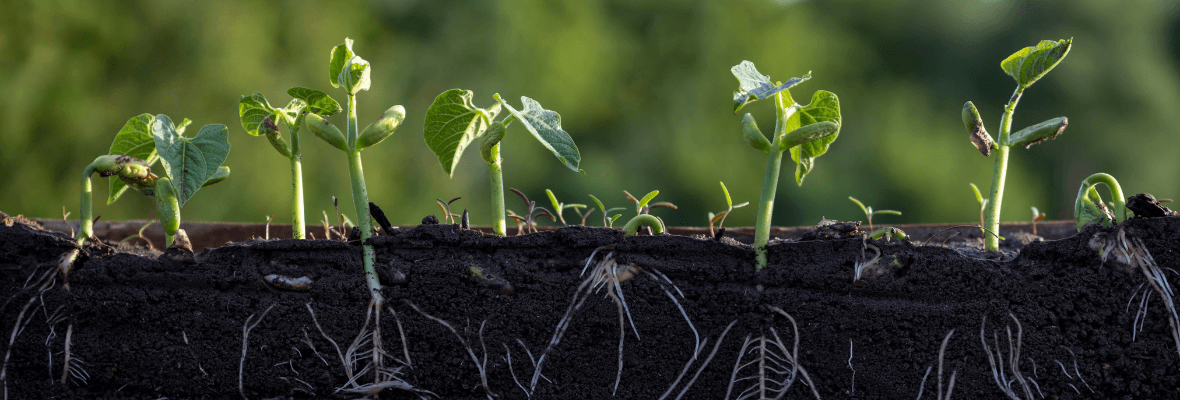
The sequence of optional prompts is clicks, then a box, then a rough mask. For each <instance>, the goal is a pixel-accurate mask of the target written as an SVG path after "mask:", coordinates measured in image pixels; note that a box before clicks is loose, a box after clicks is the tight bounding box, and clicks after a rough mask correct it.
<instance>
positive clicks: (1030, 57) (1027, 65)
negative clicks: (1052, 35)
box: [1000, 38, 1073, 87]
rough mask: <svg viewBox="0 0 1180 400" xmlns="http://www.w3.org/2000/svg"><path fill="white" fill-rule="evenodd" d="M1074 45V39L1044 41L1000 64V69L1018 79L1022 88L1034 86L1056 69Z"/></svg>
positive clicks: (1021, 50) (1017, 81)
mask: <svg viewBox="0 0 1180 400" xmlns="http://www.w3.org/2000/svg"><path fill="white" fill-rule="evenodd" d="M1072 45H1073V38H1069V39H1062V40H1057V41H1053V40H1042V41H1041V42H1040V43H1037V45H1036V46H1029V47H1025V48H1023V49H1020V51H1018V52H1016V53H1015V54H1012V55H1010V56H1008V58H1006V59H1004V61H1002V62H1000V68H1003V69H1004V72H1006V73H1008V75H1010V76H1012V78H1013V79H1016V83H1018V84H1020V86H1021V87H1029V86H1032V84H1033V83H1034V82H1036V81H1037V80H1038V79H1041V77H1043V76H1045V74H1047V73H1049V71H1050V70H1052V69H1053V67H1056V66H1057V64H1058V63H1060V62H1061V60H1062V59H1064V58H1065V55H1066V54H1069V48H1070V46H1072Z"/></svg>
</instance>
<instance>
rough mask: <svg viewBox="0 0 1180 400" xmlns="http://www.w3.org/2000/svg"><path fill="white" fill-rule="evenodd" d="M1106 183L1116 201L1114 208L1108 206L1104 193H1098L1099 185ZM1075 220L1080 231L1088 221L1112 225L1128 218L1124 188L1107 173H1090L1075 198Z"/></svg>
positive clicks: (1114, 201) (1112, 198)
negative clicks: (1104, 199)
mask: <svg viewBox="0 0 1180 400" xmlns="http://www.w3.org/2000/svg"><path fill="white" fill-rule="evenodd" d="M1099 184H1102V185H1106V188H1107V189H1109V190H1110V197H1111V200H1113V203H1114V210H1111V209H1110V208H1108V207H1107V206H1106V202H1105V201H1103V200H1102V195H1100V194H1099V193H1098V185H1099ZM1073 212H1074V214H1073V215H1074V217H1073V218H1074V222H1075V224H1076V226H1077V229H1078V231H1079V232H1081V230H1082V228H1084V227H1085V226H1086V224H1088V223H1091V222H1093V223H1097V224H1099V225H1102V226H1111V225H1113V224H1116V223H1120V222H1123V221H1125V220H1126V219H1127V203H1126V198H1125V197H1123V188H1122V186H1119V182H1118V181H1117V180H1115V179H1114V177H1113V176H1111V175H1109V174H1105V173H1097V174H1094V175H1090V176H1089V177H1087V178H1086V179H1085V180H1083V181H1082V185H1081V187H1080V188H1078V197H1077V199H1076V200H1074V209H1073Z"/></svg>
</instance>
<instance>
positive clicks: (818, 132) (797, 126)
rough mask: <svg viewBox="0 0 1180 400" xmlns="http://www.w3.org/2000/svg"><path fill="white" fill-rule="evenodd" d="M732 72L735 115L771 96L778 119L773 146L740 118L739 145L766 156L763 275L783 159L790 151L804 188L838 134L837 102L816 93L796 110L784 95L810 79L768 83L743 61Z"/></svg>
mask: <svg viewBox="0 0 1180 400" xmlns="http://www.w3.org/2000/svg"><path fill="white" fill-rule="evenodd" d="M730 71H731V72H733V75H734V76H735V77H737V79H738V82H739V86H738V90H736V91H735V92H734V96H733V97H734V113H735V114H736V113H737V111H738V110H740V109H741V108H742V107H744V106H745V105H747V104H749V103H752V102H754V101H757V100H764V99H768V98H771V97H772V96H773V97H774V100H775V101H774V102H775V110H776V111H777V112H776V115H777V116H778V118H777V120H776V123H775V128H774V136H773V140H769V139H767V138H766V136H765V135H763V134H762V131H761V130H759V129H758V125H757V124H756V123H755V122H754V116H753V115H750V114H746V115H745V116H744V117H742V135H743V140H745V142H746V144H748V145H750V147H753V148H754V149H755V150H759V151H761V152H763V153H766V154H767V157H766V175H765V177H764V178H763V180H762V197H761V198H760V199H759V200H758V220H757V224H756V225H755V229H754V254H755V256H756V257H757V265H756V268H757V269H762V268H765V267H766V265H767V259H766V245H767V243H769V242H770V222H771V213H772V211H773V209H774V196H775V192H776V191H777V190H778V174H779V170H780V169H781V168H780V167H781V165H782V156H783V153H784V152H787V151H790V153H791V160H793V161H795V183H796V184H798V185H800V186H802V185H803V178H804V177H806V176H807V174H808V173H810V172H811V170H812V169H813V168H815V159H816V158H817V157H819V156H822V155H823V154H824V153H826V152H827V151H828V146H830V145H831V144H832V142H834V141H836V137H837V136H838V135H839V133H840V126H841V125H840V121H841V119H840V100H839V99H838V98H837V97H836V95H835V94H834V93H832V92H828V91H823V90H820V91H816V92H815V94H813V95H812V96H811V103H810V104H807V105H802V104H796V103H795V100H794V99H793V98H791V92H790V91H789V90H788V89H790V88H791V87H793V86H795V85H797V84H800V83H803V81H806V80H808V79H811V74H810V73H808V74H807V75H804V76H803V77H801V78H791V79H789V80H787V82H785V83H781V82H779V83H771V81H770V77H769V76H766V75H762V74H761V73H760V72H758V70H757V69H755V68H754V63H752V62H749V61H742V63H741V64H738V65H735V66H733V68H731V69H730Z"/></svg>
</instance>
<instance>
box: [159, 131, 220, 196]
mask: <svg viewBox="0 0 1180 400" xmlns="http://www.w3.org/2000/svg"><path fill="white" fill-rule="evenodd" d="M152 137H153V138H154V139H155V142H156V149H157V151H158V152H159V155H160V161H161V163H162V164H163V165H164V171H165V172H166V173H167V174H168V176H169V177H170V178H172V181H173V182H172V187H173V188H174V189H175V190H176V195H177V198H178V201H179V202H180V206H181V207H184V204H185V203H187V202H188V200H189V199H190V198H192V196H193V195H194V194H196V193H197V190H198V189H200V188H201V187H202V186H204V185H205V182H206V181H208V180H209V179H210V178H213V177H214V176H215V175H216V174H217V173H218V168H220V167H221V163H222V162H225V158H226V157H227V156H229V129H227V128H226V127H225V125H222V124H211V125H205V126H204V127H201V130H200V131H199V132H197V135H196V136H195V137H192V138H186V137H184V136H181V134H180V133H179V132H177V131H176V126H175V125H173V124H172V120H171V119H169V118H168V116H167V115H163V114H160V115H157V116H156V119H155V121H154V122H153V123H152Z"/></svg>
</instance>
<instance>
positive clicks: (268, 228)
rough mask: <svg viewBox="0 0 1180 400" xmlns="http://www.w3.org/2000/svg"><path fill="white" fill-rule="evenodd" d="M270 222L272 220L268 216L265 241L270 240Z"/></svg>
mask: <svg viewBox="0 0 1180 400" xmlns="http://www.w3.org/2000/svg"><path fill="white" fill-rule="evenodd" d="M270 220H271V217H270V216H269V215H267V216H266V230H265V233H264V235H265V236H264V237H263V240H270Z"/></svg>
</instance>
